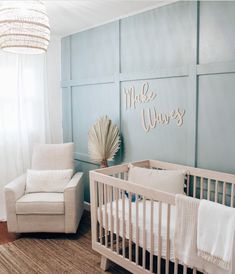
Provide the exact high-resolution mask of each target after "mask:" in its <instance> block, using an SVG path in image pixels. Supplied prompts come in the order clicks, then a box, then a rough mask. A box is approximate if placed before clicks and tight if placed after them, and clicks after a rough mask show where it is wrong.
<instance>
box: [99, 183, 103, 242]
mask: <svg viewBox="0 0 235 274" xmlns="http://www.w3.org/2000/svg"><path fill="white" fill-rule="evenodd" d="M102 206H103V184H102V183H99V215H100V243H101V244H103V214H102Z"/></svg>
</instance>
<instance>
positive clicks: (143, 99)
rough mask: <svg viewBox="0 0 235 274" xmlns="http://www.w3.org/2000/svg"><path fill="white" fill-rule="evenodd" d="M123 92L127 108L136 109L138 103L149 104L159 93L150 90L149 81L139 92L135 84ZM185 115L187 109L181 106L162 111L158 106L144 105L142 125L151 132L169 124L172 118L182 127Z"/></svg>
mask: <svg viewBox="0 0 235 274" xmlns="http://www.w3.org/2000/svg"><path fill="white" fill-rule="evenodd" d="M123 93H124V100H125V108H126V110H128V109H129V110H135V109H136V106H137V105H145V104H148V103H150V102H153V101H154V100H155V99H156V98H157V94H156V93H155V92H153V91H151V90H150V88H149V83H148V82H145V83H144V84H143V85H142V87H141V90H140V91H139V92H136V89H135V86H132V87H130V88H124V89H123ZM184 115H185V110H184V109H180V108H177V109H173V110H170V111H169V112H167V113H162V112H159V111H158V108H157V107H156V106H154V107H147V108H146V107H143V108H142V109H141V113H140V118H141V125H142V127H143V129H144V131H145V132H149V131H150V130H151V129H154V128H155V127H156V126H157V125H168V124H169V123H170V122H171V121H172V120H175V121H176V125H177V126H178V127H180V126H182V125H183V122H184Z"/></svg>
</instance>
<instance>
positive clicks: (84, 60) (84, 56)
mask: <svg viewBox="0 0 235 274" xmlns="http://www.w3.org/2000/svg"><path fill="white" fill-rule="evenodd" d="M114 29H115V24H114V23H111V24H107V25H104V26H101V27H97V28H94V29H91V30H88V31H85V32H81V33H78V34H75V35H72V36H71V56H72V58H71V76H72V78H71V79H76V80H77V79H78V80H80V79H84V78H85V79H87V78H92V77H95V78H97V77H102V76H104V75H105V76H107V75H113V73H114V63H115V55H114V49H115V45H114V41H115V32H114Z"/></svg>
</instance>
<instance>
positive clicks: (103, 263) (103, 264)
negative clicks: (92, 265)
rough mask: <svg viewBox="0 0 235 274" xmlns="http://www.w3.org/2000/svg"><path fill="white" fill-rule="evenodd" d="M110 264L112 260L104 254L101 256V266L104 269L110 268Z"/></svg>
mask: <svg viewBox="0 0 235 274" xmlns="http://www.w3.org/2000/svg"><path fill="white" fill-rule="evenodd" d="M109 266H110V260H109V259H107V258H106V257H104V256H101V263H100V268H101V269H102V270H104V271H106V270H108V269H109Z"/></svg>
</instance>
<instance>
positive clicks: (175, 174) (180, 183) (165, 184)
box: [128, 165, 186, 194]
mask: <svg viewBox="0 0 235 274" xmlns="http://www.w3.org/2000/svg"><path fill="white" fill-rule="evenodd" d="M185 174H186V171H185V170H156V169H148V168H142V167H135V166H133V165H130V166H129V174H128V181H132V182H133V183H136V184H140V185H144V186H147V187H151V188H156V189H158V190H161V191H165V192H170V193H174V194H185V193H184V179H185Z"/></svg>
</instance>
